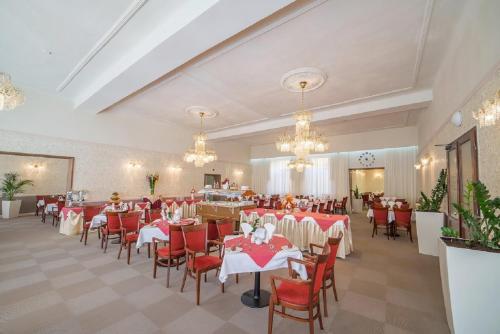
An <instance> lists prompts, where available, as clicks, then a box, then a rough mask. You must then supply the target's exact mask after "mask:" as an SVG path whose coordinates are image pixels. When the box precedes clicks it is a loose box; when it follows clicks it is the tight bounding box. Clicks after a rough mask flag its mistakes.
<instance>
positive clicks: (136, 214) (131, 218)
mask: <svg viewBox="0 0 500 334" xmlns="http://www.w3.org/2000/svg"><path fill="white" fill-rule="evenodd" d="M141 215H142V212H141V211H129V212H127V213H119V214H118V219H119V220H120V226H121V228H123V229H125V231H126V232H127V233H130V232H137V231H138V230H139V220H140V219H141Z"/></svg>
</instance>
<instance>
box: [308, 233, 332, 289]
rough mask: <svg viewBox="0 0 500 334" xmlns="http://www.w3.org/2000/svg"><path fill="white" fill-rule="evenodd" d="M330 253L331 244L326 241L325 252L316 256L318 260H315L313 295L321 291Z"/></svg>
mask: <svg viewBox="0 0 500 334" xmlns="http://www.w3.org/2000/svg"><path fill="white" fill-rule="evenodd" d="M329 255H330V246H329V245H328V242H325V245H324V246H323V252H322V253H321V254H318V255H317V256H316V260H315V261H314V268H313V272H312V277H311V279H312V283H313V284H312V287H311V288H312V291H311V292H312V294H311V297H312V296H314V295H315V294H317V293H319V290H320V289H321V287H322V286H323V275H324V274H325V270H326V263H327V261H328V257H329Z"/></svg>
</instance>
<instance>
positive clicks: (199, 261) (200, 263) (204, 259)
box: [188, 255, 222, 271]
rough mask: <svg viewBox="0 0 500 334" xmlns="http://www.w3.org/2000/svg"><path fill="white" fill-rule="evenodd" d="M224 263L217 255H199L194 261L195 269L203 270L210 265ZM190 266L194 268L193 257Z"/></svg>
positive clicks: (216, 265) (214, 265)
mask: <svg viewBox="0 0 500 334" xmlns="http://www.w3.org/2000/svg"><path fill="white" fill-rule="evenodd" d="M221 264H222V260H221V259H219V258H218V257H217V256H210V255H203V256H197V257H196V260H195V261H194V269H195V271H198V270H203V269H206V268H210V267H218V266H220V265H221ZM188 267H190V268H193V259H190V260H189V261H188Z"/></svg>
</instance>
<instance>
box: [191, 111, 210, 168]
mask: <svg viewBox="0 0 500 334" xmlns="http://www.w3.org/2000/svg"><path fill="white" fill-rule="evenodd" d="M199 116H200V133H199V134H197V135H194V136H193V139H194V149H189V150H188V151H187V152H186V153H185V154H184V161H186V162H189V163H191V162H194V165H195V166H196V167H203V166H204V165H205V164H207V163H209V162H213V161H215V160H217V155H216V154H215V151H210V150H207V149H206V141H207V135H206V134H204V133H203V117H205V113H204V112H203V111H201V112H200V113H199Z"/></svg>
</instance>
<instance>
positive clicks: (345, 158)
mask: <svg viewBox="0 0 500 334" xmlns="http://www.w3.org/2000/svg"><path fill="white" fill-rule="evenodd" d="M330 168H331V174H330V175H331V180H332V186H331V192H332V195H333V198H336V199H338V200H341V199H342V197H345V196H349V193H350V189H349V153H335V154H334V155H332V157H331V158H330ZM348 203H349V201H348Z"/></svg>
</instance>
